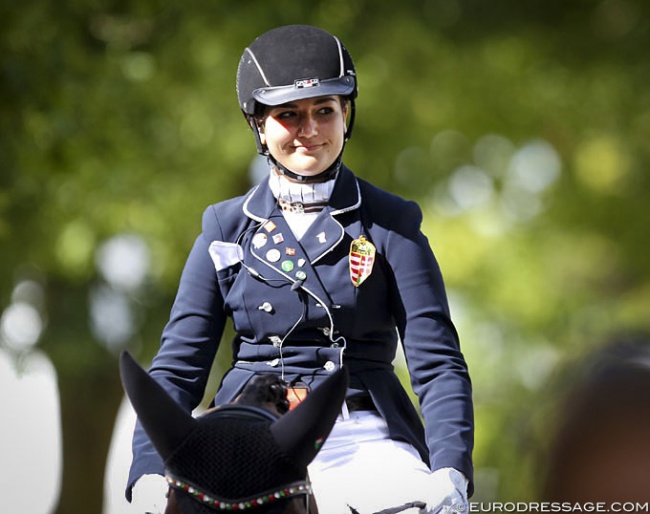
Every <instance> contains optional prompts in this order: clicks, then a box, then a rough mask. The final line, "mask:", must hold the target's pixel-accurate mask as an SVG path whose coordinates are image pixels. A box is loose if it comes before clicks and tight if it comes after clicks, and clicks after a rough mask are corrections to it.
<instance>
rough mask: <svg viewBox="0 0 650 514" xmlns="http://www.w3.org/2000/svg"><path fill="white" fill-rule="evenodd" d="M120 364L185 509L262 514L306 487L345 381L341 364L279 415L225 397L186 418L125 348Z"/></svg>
mask: <svg viewBox="0 0 650 514" xmlns="http://www.w3.org/2000/svg"><path fill="white" fill-rule="evenodd" d="M120 371H121V375H122V382H123V385H124V389H125V390H126V393H127V395H128V396H129V399H130V400H131V403H132V404H133V407H134V409H135V411H136V413H137V415H138V418H139V420H140V422H141V423H142V425H143V427H144V429H145V430H146V432H147V435H148V436H149V438H150V439H151V442H152V443H153V445H154V447H155V448H156V450H157V451H158V453H159V454H160V456H161V457H162V459H163V461H164V463H165V476H166V478H167V481H168V483H169V485H170V487H172V488H173V489H175V490H176V494H175V497H176V501H177V503H178V506H179V507H180V508H181V510H182V511H183V512H184V513H186V514H214V512H215V511H219V510H252V511H253V512H255V513H261V512H266V511H268V510H270V509H273V510H275V507H276V506H277V507H279V506H280V505H281V504H284V503H286V500H290V499H291V498H293V497H295V496H299V495H304V496H307V495H309V494H311V485H310V483H309V480H308V478H307V465H308V464H309V463H310V462H311V461H312V460H313V458H314V457H315V456H316V454H317V453H318V450H319V449H320V447H321V445H322V444H323V442H324V441H325V439H326V438H327V436H328V435H329V433H330V431H331V429H332V426H333V425H334V422H335V421H336V418H337V416H338V414H339V413H340V411H341V406H342V403H343V399H344V397H345V392H346V389H347V382H348V379H347V372H346V371H345V370H344V369H341V370H339V371H337V372H335V373H333V374H332V376H330V377H329V378H328V379H327V380H326V381H325V382H324V383H323V384H322V385H321V386H319V387H317V388H315V389H314V390H313V391H312V392H311V393H310V394H309V395H308V396H307V398H306V399H305V400H304V401H303V402H302V403H301V404H299V405H298V406H297V407H296V408H295V409H293V410H291V411H290V412H288V413H287V414H285V415H283V416H281V417H277V416H276V415H275V414H272V413H271V412H270V411H268V410H266V409H263V408H260V407H257V406H250V405H241V404H229V405H225V406H221V407H216V408H214V409H211V410H209V411H207V412H206V413H205V414H203V415H201V416H199V417H197V418H193V417H192V416H191V415H189V414H188V413H187V412H185V411H184V410H183V409H182V408H181V407H180V406H179V405H178V404H176V403H175V402H174V400H173V399H172V398H171V397H170V396H169V395H168V394H167V393H166V392H165V391H164V389H163V388H162V387H161V386H160V385H159V384H158V383H157V382H156V381H155V380H154V379H153V378H152V377H151V376H150V375H149V374H148V373H147V372H146V371H145V370H144V369H142V368H141V367H140V366H139V365H138V364H137V363H136V362H135V360H133V358H132V357H131V355H130V354H128V353H126V352H124V353H123V354H122V357H121V360H120Z"/></svg>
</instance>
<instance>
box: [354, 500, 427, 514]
mask: <svg viewBox="0 0 650 514" xmlns="http://www.w3.org/2000/svg"><path fill="white" fill-rule="evenodd" d="M426 506H427V504H426V503H425V502H420V501H414V502H409V503H405V504H404V505H400V506H398V507H391V508H389V509H384V510H380V511H378V512H374V513H373V514H397V513H398V512H402V511H404V510H407V509H413V508H415V509H424V508H425V507H426ZM348 507H349V508H350V512H351V514H359V511H358V510H357V509H355V508H354V507H352V506H351V505H348Z"/></svg>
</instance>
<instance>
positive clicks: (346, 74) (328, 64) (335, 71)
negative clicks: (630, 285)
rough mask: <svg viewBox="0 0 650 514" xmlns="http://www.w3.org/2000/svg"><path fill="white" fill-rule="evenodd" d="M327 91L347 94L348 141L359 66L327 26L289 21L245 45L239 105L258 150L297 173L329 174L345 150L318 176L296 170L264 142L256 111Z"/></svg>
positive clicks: (330, 93)
mask: <svg viewBox="0 0 650 514" xmlns="http://www.w3.org/2000/svg"><path fill="white" fill-rule="evenodd" d="M324 95H340V96H343V97H346V98H347V99H348V100H349V102H350V119H349V123H348V129H347V131H346V133H345V141H347V140H348V139H350V136H351V133H352V126H353V123H354V99H355V98H356V96H357V80H356V72H355V68H354V62H353V61H352V57H350V54H349V52H348V51H347V49H346V48H345V47H344V46H343V45H342V44H341V42H340V41H339V40H338V38H336V37H335V36H333V35H332V34H330V33H329V32H327V31H325V30H323V29H320V28H317V27H312V26H309V25H287V26H283V27H278V28H275V29H272V30H270V31H268V32H265V33H264V34H262V35H261V36H259V37H258V38H257V39H255V41H253V42H252V43H251V44H250V46H249V47H248V48H246V49H245V50H244V53H243V54H242V57H241V59H240V61H239V67H238V69H237V97H238V99H239V106H240V107H241V110H242V112H243V113H244V116H245V117H246V120H247V121H248V123H249V125H250V127H251V129H252V130H253V133H254V135H255V140H256V143H257V150H258V152H259V153H260V154H262V155H267V156H268V157H269V159H270V160H271V162H272V163H273V164H274V165H275V166H276V167H278V169H279V170H280V171H281V172H282V173H285V174H287V175H289V176H290V177H292V178H294V179H297V180H301V181H314V180H317V181H318V180H322V179H323V178H327V177H329V176H330V175H332V174H334V173H335V172H336V170H338V168H339V166H340V161H341V156H340V155H339V156H338V158H337V159H336V160H335V162H334V163H333V164H332V166H330V168H328V169H327V170H325V171H323V172H322V173H320V174H319V175H316V176H315V177H303V176H300V175H297V174H295V173H294V172H292V171H291V170H287V169H286V168H285V167H283V166H282V165H280V164H279V163H278V162H276V161H275V159H274V158H273V156H272V155H270V154H269V151H268V148H266V146H265V145H263V144H262V142H261V141H260V136H259V127H258V125H257V120H256V114H259V113H260V106H265V105H270V106H275V105H281V104H284V103H287V102H291V101H294V100H302V99H305V98H313V97H316V96H324Z"/></svg>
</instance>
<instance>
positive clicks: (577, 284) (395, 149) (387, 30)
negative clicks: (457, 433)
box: [0, 0, 650, 513]
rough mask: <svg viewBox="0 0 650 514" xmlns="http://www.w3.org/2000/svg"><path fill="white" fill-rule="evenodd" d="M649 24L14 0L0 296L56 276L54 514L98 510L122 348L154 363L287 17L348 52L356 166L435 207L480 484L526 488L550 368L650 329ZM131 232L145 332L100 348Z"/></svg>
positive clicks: (491, 8)
mask: <svg viewBox="0 0 650 514" xmlns="http://www.w3.org/2000/svg"><path fill="white" fill-rule="evenodd" d="M649 15H650V4H648V3H647V2H644V1H642V0H601V1H595V0H594V1H588V0H574V1H572V2H566V1H562V0H545V1H541V0H531V1H526V2H522V1H520V0H503V1H501V2H482V1H479V0H417V1H416V0H404V1H402V2H399V3H394V2H388V1H386V2H378V1H370V0H328V1H316V0H315V1H313V2H290V1H288V0H278V1H276V2H262V1H247V0H240V1H238V2H226V1H218V0H215V1H212V2H204V1H196V0H188V1H185V2H170V1H165V0H121V1H119V0H115V1H108V0H106V1H97V0H94V1H89V0H75V1H63V2H46V1H42V0H41V1H39V0H23V1H21V2H17V1H15V0H3V2H2V3H1V4H0V28H1V30H0V109H1V112H0V134H1V137H0V259H1V262H2V266H1V267H0V307H2V308H4V307H6V306H7V305H8V304H9V303H10V301H11V300H10V299H11V294H12V290H13V288H14V286H15V284H16V283H17V282H19V281H21V280H24V279H25V278H30V279H34V277H36V280H38V281H39V282H40V283H41V284H42V286H43V287H44V290H45V293H46V302H45V304H44V305H43V306H42V307H41V314H42V316H43V317H44V318H45V319H46V320H47V327H46V330H45V332H44V334H43V336H42V339H41V342H40V346H41V347H42V349H43V350H44V351H46V352H47V353H48V355H49V356H50V358H51V359H52V361H53V362H54V364H55V365H56V367H57V371H58V374H59V382H60V388H61V396H62V409H63V425H64V445H65V446H64V457H65V469H64V481H63V491H62V496H61V502H60V506H59V510H58V512H60V513H71V512H100V510H101V491H102V489H101V487H102V478H103V471H104V469H103V465H104V458H105V454H106V450H107V447H108V442H109V438H110V431H111V429H112V423H113V418H114V415H115V411H116V409H117V405H118V403H119V401H120V399H121V395H122V393H121V386H120V383H119V378H118V374H117V369H116V355H117V353H118V350H119V349H121V348H122V347H125V346H127V347H129V348H131V349H132V351H134V352H136V354H138V355H139V357H140V358H141V359H142V360H143V361H147V359H149V358H150V357H151V356H152V355H153V353H154V352H155V351H156V348H157V345H158V337H159V334H160V331H161V329H162V326H163V324H164V323H165V321H166V317H167V315H168V310H169V307H170V304H171V302H172V300H173V296H174V293H175V288H176V285H177V280H178V277H179V273H180V269H181V267H182V265H183V262H184V259H185V256H186V254H187V252H188V251H189V248H190V246H191V244H192V241H193V239H194V238H195V237H196V235H197V233H198V231H199V229H200V225H199V224H200V215H201V212H202V211H203V209H204V208H205V206H206V205H208V204H210V203H214V202H216V201H219V200H222V199H225V198H227V197H230V196H233V195H237V194H241V193H243V192H245V191H246V190H247V189H248V188H249V187H250V178H249V165H250V163H251V159H252V158H253V157H254V153H255V152H254V144H253V140H252V137H251V136H250V134H249V129H248V127H247V125H246V123H245V122H244V120H243V117H242V116H241V113H240V111H239V108H238V105H237V101H236V95H235V70H236V67H237V63H238V60H239V56H240V55H241V52H242V50H243V48H244V47H245V46H246V44H248V43H249V42H250V41H252V39H253V38H254V37H256V36H257V35H258V34H260V33H261V32H263V31H265V30H268V29H270V28H272V27H274V26H277V25H281V24H287V23H310V24H315V25H319V26H322V27H323V28H326V29H328V30H330V31H332V32H333V33H335V34H337V35H338V36H339V37H340V38H341V39H342V40H343V41H344V42H345V44H346V46H347V47H348V48H349V49H350V51H351V53H352V55H353V57H354V58H355V61H356V63H357V68H358V75H359V84H360V86H359V89H360V96H359V100H358V104H357V122H356V126H355V134H354V137H353V139H352V141H351V143H350V144H349V147H348V148H347V150H346V162H347V164H348V165H349V166H350V167H352V168H353V169H354V170H355V171H356V172H357V173H358V174H359V175H360V176H362V177H364V178H367V179H369V180H371V181H373V182H375V183H376V184H378V185H379V186H382V187H384V188H387V189H390V190H392V191H395V192H397V193H399V194H401V195H404V196H406V197H409V198H414V199H416V200H418V201H419V202H420V203H421V205H422V206H423V208H424V209H425V212H426V215H427V217H426V224H425V231H426V232H427V234H428V235H429V237H430V240H431V243H432V246H433V248H434V250H435V252H436V254H437V256H438V258H439V261H440V263H441V266H442V268H443V272H444V274H445V277H446V280H447V285H448V289H449V294H450V298H451V302H452V309H453V314H454V315H455V318H456V320H457V323H458V327H459V331H460V334H461V338H462V344H463V349H464V351H465V353H466V356H467V359H468V362H469V365H470V367H471V372H472V375H473V378H474V384H475V389H476V413H477V445H476V451H475V458H476V466H477V471H478V474H477V498H478V499H516V500H524V499H530V498H534V497H535V495H536V493H537V484H536V479H537V478H538V476H539V475H538V473H539V460H540V452H541V451H542V450H543V443H544V439H545V434H546V433H547V430H548V427H549V416H548V412H549V410H548V408H547V406H548V405H549V404H550V403H551V402H552V398H550V399H549V398H548V395H546V394H545V391H546V384H547V383H548V382H549V380H551V378H552V376H553V373H554V370H557V369H558V368H559V367H560V366H561V364H562V363H563V362H564V361H565V360H566V359H567V358H569V357H573V356H575V355H576V354H579V353H581V352H585V351H588V350H589V349H590V348H592V347H593V346H594V345H595V344H597V342H598V341H599V340H600V339H602V338H603V337H604V336H605V335H607V334H610V333H612V332H615V331H621V330H629V329H644V328H650V327H648V325H649V324H650V316H648V309H647V306H648V305H649V303H650V266H648V247H647V244H648V238H647V234H648V229H647V221H648V218H647V214H648V197H649V194H650V175H649V174H648V172H647V169H648V167H649V165H650V145H649V144H648V143H649V142H650V89H648V84H650V66H649V65H648V58H647V48H650V33H649V23H650V21H649V20H650V17H649ZM120 234H136V235H139V236H140V237H142V238H143V239H144V241H145V242H146V243H147V245H148V248H149V252H150V256H151V258H150V268H149V270H148V274H147V280H146V282H145V283H144V285H141V286H140V287H139V288H138V289H137V290H132V291H129V292H128V293H129V294H128V305H129V306H130V307H129V308H130V309H131V312H132V315H133V318H134V320H135V321H134V323H135V325H136V328H137V329H136V330H135V331H134V333H133V334H132V335H131V336H130V337H128V338H127V340H123V341H120V342H119V344H102V343H101V342H100V341H99V338H98V337H97V336H96V334H95V333H94V332H93V331H92V330H91V329H90V325H89V318H90V316H91V312H90V310H91V309H90V307H89V298H90V297H91V296H92V294H93V291H96V290H97V288H100V287H102V285H103V286H106V284H105V278H104V277H103V276H102V274H101V273H100V272H99V271H98V268H97V265H96V256H97V252H98V248H100V245H101V244H102V243H103V242H105V241H106V240H108V239H109V238H111V237H113V236H116V235H120ZM107 315H108V314H107ZM541 460H542V461H543V458H542V459H541Z"/></svg>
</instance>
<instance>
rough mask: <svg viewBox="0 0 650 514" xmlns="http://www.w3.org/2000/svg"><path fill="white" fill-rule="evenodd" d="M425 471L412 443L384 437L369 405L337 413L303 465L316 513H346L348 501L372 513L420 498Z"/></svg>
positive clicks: (382, 424) (381, 421)
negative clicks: (312, 457) (324, 437)
mask: <svg viewBox="0 0 650 514" xmlns="http://www.w3.org/2000/svg"><path fill="white" fill-rule="evenodd" d="M430 474H431V471H430V470H429V468H428V467H427V465H426V464H425V463H424V462H422V460H421V459H420V456H419V454H418V452H417V451H416V450H415V448H413V446H412V445H410V444H409V443H406V442H401V441H393V440H392V439H389V438H388V428H387V426H386V422H385V421H384V419H383V418H382V417H381V416H380V415H379V414H378V413H376V412H371V411H356V412H351V413H349V415H347V413H346V414H345V415H343V416H341V417H339V419H338V420H337V422H336V424H335V425H334V428H333V430H332V432H331V434H330V436H329V437H328V438H327V441H326V442H325V444H324V445H323V447H322V448H321V450H320V452H319V453H318V455H317V456H316V459H315V460H314V461H313V462H312V463H311V465H310V466H309V476H310V478H311V481H312V485H313V488H314V495H315V497H316V502H317V504H318V511H319V514H350V509H349V508H348V505H350V506H352V507H354V508H355V509H356V510H357V511H358V512H359V514H372V513H374V512H378V511H380V510H383V509H387V508H390V507H397V506H399V505H403V504H405V503H410V502H413V501H426V493H427V488H428V487H429V482H428V480H429V479H428V477H429V475H430ZM404 512H405V513H409V514H411V513H413V512H417V510H416V509H409V510H407V511H404Z"/></svg>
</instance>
